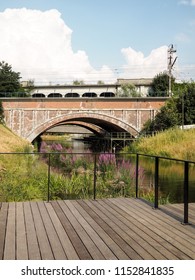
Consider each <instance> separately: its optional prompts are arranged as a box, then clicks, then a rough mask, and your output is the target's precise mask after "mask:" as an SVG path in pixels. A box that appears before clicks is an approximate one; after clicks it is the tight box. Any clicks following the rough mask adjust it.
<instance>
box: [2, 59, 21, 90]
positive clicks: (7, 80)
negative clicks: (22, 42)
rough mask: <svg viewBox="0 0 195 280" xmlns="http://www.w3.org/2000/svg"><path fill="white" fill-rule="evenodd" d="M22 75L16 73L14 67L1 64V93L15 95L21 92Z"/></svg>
mask: <svg viewBox="0 0 195 280" xmlns="http://www.w3.org/2000/svg"><path fill="white" fill-rule="evenodd" d="M20 78H21V77H20V73H19V72H14V71H13V70H12V66H11V65H9V64H8V63H6V62H4V61H2V62H0V93H13V92H18V91H20V90H21V86H20Z"/></svg>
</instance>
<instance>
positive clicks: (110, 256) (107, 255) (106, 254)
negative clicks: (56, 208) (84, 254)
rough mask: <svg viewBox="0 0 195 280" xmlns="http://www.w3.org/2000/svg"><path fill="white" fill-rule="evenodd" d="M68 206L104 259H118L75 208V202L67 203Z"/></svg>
mask: <svg viewBox="0 0 195 280" xmlns="http://www.w3.org/2000/svg"><path fill="white" fill-rule="evenodd" d="M66 204H67V206H68V207H69V209H70V210H71V212H72V213H73V215H74V216H75V218H76V219H77V221H78V222H79V223H80V224H81V225H82V226H83V228H84V229H85V231H86V232H87V234H88V235H89V237H90V238H91V239H92V240H93V242H94V243H95V244H96V246H97V248H99V250H100V252H101V254H102V257H103V258H104V259H116V257H115V255H114V254H113V253H112V251H111V250H110V249H109V248H108V247H107V245H106V244H105V243H104V241H103V240H102V239H101V238H100V236H99V235H98V233H97V232H96V231H95V230H94V229H93V227H92V226H91V225H90V224H89V223H88V220H87V219H86V216H85V215H84V216H83V215H82V214H81V212H80V211H78V210H77V208H76V207H75V204H74V201H66Z"/></svg>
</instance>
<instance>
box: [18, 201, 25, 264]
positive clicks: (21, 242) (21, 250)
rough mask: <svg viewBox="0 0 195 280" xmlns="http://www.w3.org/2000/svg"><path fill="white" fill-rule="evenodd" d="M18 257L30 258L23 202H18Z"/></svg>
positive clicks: (20, 258) (19, 258) (21, 258)
mask: <svg viewBox="0 0 195 280" xmlns="http://www.w3.org/2000/svg"><path fill="white" fill-rule="evenodd" d="M16 259H17V260H27V259H28V248H27V240H26V227H25V221H24V211H23V203H22V202H18V203H17V204H16Z"/></svg>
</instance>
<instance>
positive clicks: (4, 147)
mask: <svg viewBox="0 0 195 280" xmlns="http://www.w3.org/2000/svg"><path fill="white" fill-rule="evenodd" d="M29 144H30V143H29V142H28V141H26V140H24V139H22V138H20V137H19V136H17V135H16V134H14V133H13V132H12V131H10V130H9V129H8V128H6V127H5V126H3V125H1V124H0V152H2V153H8V152H15V151H23V150H24V149H25V148H26V147H27V146H29Z"/></svg>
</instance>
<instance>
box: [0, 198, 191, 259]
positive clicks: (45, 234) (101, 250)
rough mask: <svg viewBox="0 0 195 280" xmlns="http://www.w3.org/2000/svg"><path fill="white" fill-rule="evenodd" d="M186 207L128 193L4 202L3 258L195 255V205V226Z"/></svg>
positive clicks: (0, 215) (0, 226)
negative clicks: (156, 204) (158, 204)
mask: <svg viewBox="0 0 195 280" xmlns="http://www.w3.org/2000/svg"><path fill="white" fill-rule="evenodd" d="M182 207H183V206H182ZM181 209H182V208H181V205H171V206H166V207H165V206H163V207H162V210H154V209H152V207H151V206H149V205H147V204H146V203H144V202H143V201H142V200H139V199H129V198H116V199H103V200H96V201H93V200H71V201H70V200H66V201H52V202H50V203H47V202H19V203H14V202H12V203H0V259H5V260H14V259H20V260H21V259H22V260H26V259H31V260H37V259H38V260H39V259H49V260H52V259H56V260H64V259H72V260H77V259H82V260H88V259H89V260H90V259H96V260H102V259H107V260H110V259H111V260H115V259H120V260H126V259H133V260H139V259H144V260H152V259H158V260H161V259H169V260H174V259H182V260H188V259H195V204H191V205H190V222H191V223H192V224H191V225H182V224H181V223H180V221H179V219H180V215H181ZM170 213H172V215H170Z"/></svg>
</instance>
